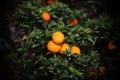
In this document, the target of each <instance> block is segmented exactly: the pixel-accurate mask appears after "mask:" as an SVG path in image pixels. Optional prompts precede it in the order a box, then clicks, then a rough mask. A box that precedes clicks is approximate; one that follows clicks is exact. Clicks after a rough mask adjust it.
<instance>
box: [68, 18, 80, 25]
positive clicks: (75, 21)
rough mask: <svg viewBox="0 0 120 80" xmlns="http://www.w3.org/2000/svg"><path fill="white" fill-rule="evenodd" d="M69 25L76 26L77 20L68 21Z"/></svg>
mask: <svg viewBox="0 0 120 80" xmlns="http://www.w3.org/2000/svg"><path fill="white" fill-rule="evenodd" d="M69 24H70V25H71V26H75V25H77V24H78V20H77V19H73V20H70V22H69Z"/></svg>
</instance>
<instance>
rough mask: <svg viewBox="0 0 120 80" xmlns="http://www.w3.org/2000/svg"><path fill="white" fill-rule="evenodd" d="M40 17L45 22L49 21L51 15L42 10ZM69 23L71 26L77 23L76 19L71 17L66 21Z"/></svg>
mask: <svg viewBox="0 0 120 80" xmlns="http://www.w3.org/2000/svg"><path fill="white" fill-rule="evenodd" d="M42 19H43V20H44V21H45V22H49V21H50V20H51V15H50V13H49V12H43V13H42ZM68 24H69V25H71V26H75V25H77V24H78V19H72V20H70V21H69V23H68Z"/></svg>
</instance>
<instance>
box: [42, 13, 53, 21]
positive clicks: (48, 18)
mask: <svg viewBox="0 0 120 80" xmlns="http://www.w3.org/2000/svg"><path fill="white" fill-rule="evenodd" d="M42 19H43V20H44V21H45V22H49V21H50V19H51V15H50V14H49V13H48V12H43V13H42Z"/></svg>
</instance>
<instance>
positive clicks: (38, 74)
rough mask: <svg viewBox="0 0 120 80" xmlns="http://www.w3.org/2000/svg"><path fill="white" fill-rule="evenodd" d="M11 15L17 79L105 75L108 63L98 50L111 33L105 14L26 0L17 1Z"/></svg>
mask: <svg viewBox="0 0 120 80" xmlns="http://www.w3.org/2000/svg"><path fill="white" fill-rule="evenodd" d="M48 1H50V0H48ZM13 17H14V19H15V27H16V31H17V32H16V35H17V38H16V40H15V43H16V50H15V52H14V54H15V56H14V59H15V63H16V64H17V65H18V66H16V67H15V68H16V70H17V71H16V76H15V77H16V78H17V79H19V80H38V79H42V80H63V79H64V80H68V79H69V80H95V79H98V80H100V79H101V80H103V79H105V73H106V72H107V70H106V67H107V68H108V69H109V65H107V66H106V64H107V62H104V61H102V60H101V53H100V50H102V51H101V52H105V49H104V48H105V47H102V48H101V49H99V48H98V46H99V44H100V40H108V39H109V37H110V36H109V35H110V33H109V32H108V30H109V29H110V27H111V21H110V19H109V17H108V16H107V15H105V14H101V15H98V16H97V17H91V16H89V14H88V13H87V12H86V11H84V10H82V9H73V8H71V7H69V5H67V4H64V3H62V2H60V1H59V2H58V1H56V0H54V1H53V2H51V3H50V2H46V1H44V0H34V1H27V0H26V1H23V2H22V1H21V3H19V4H18V6H17V7H16V13H15V15H13ZM109 46H111V44H110V45H109ZM113 47H114V49H115V46H112V48H113Z"/></svg>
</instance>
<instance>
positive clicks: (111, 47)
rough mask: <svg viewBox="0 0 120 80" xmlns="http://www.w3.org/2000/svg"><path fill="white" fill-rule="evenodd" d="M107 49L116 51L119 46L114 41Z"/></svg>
mask: <svg viewBox="0 0 120 80" xmlns="http://www.w3.org/2000/svg"><path fill="white" fill-rule="evenodd" d="M107 48H108V50H115V49H116V48H117V46H116V45H115V44H114V43H113V42H112V41H110V42H109V43H108V45H107Z"/></svg>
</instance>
